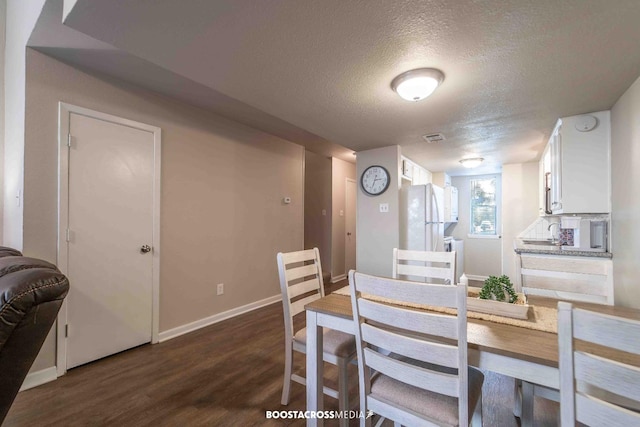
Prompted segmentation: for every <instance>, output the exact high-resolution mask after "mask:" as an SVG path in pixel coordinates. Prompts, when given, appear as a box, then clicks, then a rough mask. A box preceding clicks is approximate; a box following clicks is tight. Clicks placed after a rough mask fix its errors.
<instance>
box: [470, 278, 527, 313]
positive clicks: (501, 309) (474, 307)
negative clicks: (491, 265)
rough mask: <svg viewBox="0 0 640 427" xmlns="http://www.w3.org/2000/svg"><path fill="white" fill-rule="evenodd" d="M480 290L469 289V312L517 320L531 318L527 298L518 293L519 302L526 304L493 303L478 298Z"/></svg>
mask: <svg viewBox="0 0 640 427" xmlns="http://www.w3.org/2000/svg"><path fill="white" fill-rule="evenodd" d="M479 293H480V288H474V287H471V286H470V287H469V288H468V295H469V296H468V298H467V311H475V312H477V313H485V314H495V315H498V316H505V317H513V318H515V319H527V318H528V316H529V305H528V304H527V297H526V296H525V295H524V294H521V293H518V301H523V302H524V303H516V304H511V303H508V302H502V301H493V300H488V299H480V298H478V294H479Z"/></svg>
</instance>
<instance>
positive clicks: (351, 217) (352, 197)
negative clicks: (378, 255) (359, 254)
mask: <svg viewBox="0 0 640 427" xmlns="http://www.w3.org/2000/svg"><path fill="white" fill-rule="evenodd" d="M357 191H358V188H357V185H356V182H355V181H353V180H350V179H347V181H346V190H345V195H346V201H345V212H346V215H345V220H344V224H345V226H344V228H345V233H346V236H345V248H344V253H345V261H344V264H345V270H346V271H345V273H349V270H355V269H356V197H357V194H358V193H357Z"/></svg>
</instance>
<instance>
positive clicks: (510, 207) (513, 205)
mask: <svg viewBox="0 0 640 427" xmlns="http://www.w3.org/2000/svg"><path fill="white" fill-rule="evenodd" d="M538 174H539V170H538V162H530V163H517V164H510V165H503V166H502V274H506V275H507V276H509V277H510V278H511V281H512V282H515V274H516V272H515V268H516V266H515V263H516V253H515V252H514V250H513V240H514V239H515V238H516V236H517V235H518V234H520V233H521V232H522V231H523V230H524V229H526V228H527V227H528V226H529V225H530V224H531V223H533V222H534V221H535V220H536V219H538V217H539V213H538V207H539V206H538V193H539V192H540V189H539V188H540V187H539V182H538Z"/></svg>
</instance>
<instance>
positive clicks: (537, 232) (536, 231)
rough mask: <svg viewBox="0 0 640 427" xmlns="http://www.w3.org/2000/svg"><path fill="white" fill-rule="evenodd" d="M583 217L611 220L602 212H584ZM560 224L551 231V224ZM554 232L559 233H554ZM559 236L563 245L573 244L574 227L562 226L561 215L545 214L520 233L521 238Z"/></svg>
mask: <svg viewBox="0 0 640 427" xmlns="http://www.w3.org/2000/svg"><path fill="white" fill-rule="evenodd" d="M579 216H580V217H582V218H592V219H603V220H606V221H609V216H608V215H602V214H582V215H579ZM556 223H557V224H558V225H557V226H556V227H552V228H551V231H549V225H551V224H556ZM552 232H553V233H557V234H555V235H552ZM554 236H555V237H559V238H560V241H561V242H562V244H563V245H567V246H573V228H560V216H544V217H540V218H538V219H537V220H535V221H534V222H533V223H532V224H531V225H530V226H528V227H527V228H526V229H525V230H524V231H523V232H521V233H520V234H518V238H520V239H551V238H552V237H554Z"/></svg>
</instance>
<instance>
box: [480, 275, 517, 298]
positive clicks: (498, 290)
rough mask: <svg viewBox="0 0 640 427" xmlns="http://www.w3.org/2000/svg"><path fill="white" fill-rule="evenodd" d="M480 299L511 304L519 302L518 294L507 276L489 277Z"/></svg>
mask: <svg viewBox="0 0 640 427" xmlns="http://www.w3.org/2000/svg"><path fill="white" fill-rule="evenodd" d="M478 297H479V298H480V299H490V300H494V301H503V302H505V301H507V302H509V303H511V304H515V303H517V302H518V294H516V291H515V289H514V288H513V283H511V280H509V276H506V275H502V276H500V277H497V276H489V278H488V279H487V280H485V281H484V286H482V289H480V293H479V294H478Z"/></svg>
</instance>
